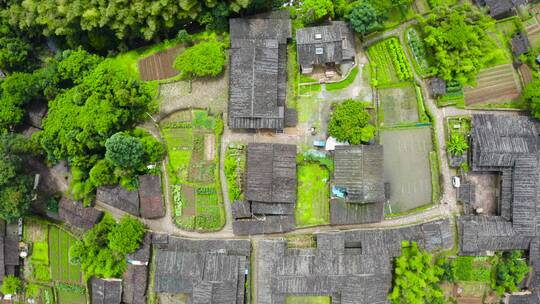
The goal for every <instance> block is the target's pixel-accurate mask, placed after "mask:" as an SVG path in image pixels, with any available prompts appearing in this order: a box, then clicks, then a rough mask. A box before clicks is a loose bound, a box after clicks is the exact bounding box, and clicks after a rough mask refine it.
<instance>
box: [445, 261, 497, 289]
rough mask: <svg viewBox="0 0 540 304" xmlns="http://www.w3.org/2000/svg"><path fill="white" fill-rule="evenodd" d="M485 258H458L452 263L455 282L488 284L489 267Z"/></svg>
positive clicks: (489, 277)
mask: <svg viewBox="0 0 540 304" xmlns="http://www.w3.org/2000/svg"><path fill="white" fill-rule="evenodd" d="M488 263H489V261H487V258H476V257H472V256H460V257H457V258H456V259H455V260H454V261H453V262H452V267H453V268H454V272H455V279H456V280H457V281H466V282H483V283H489V282H490V279H491V267H490V265H488Z"/></svg>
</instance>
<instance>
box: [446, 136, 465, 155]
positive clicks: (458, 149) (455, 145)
mask: <svg viewBox="0 0 540 304" xmlns="http://www.w3.org/2000/svg"><path fill="white" fill-rule="evenodd" d="M467 149H469V144H468V143H467V140H466V139H465V137H464V136H463V135H462V134H459V133H453V134H452V136H451V137H450V141H449V142H448V152H450V153H451V154H454V155H458V156H459V155H463V153H465V151H466V150H467Z"/></svg>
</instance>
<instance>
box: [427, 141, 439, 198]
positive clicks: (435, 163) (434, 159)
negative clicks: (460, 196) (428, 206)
mask: <svg viewBox="0 0 540 304" xmlns="http://www.w3.org/2000/svg"><path fill="white" fill-rule="evenodd" d="M429 165H430V167H431V201H432V203H433V204H436V203H437V202H438V201H439V198H440V197H441V179H440V173H439V160H438V156H437V152H435V151H431V152H429Z"/></svg>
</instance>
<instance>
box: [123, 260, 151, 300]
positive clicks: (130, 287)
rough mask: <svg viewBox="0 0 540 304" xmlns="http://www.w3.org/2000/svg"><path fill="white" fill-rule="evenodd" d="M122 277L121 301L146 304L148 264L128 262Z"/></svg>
mask: <svg viewBox="0 0 540 304" xmlns="http://www.w3.org/2000/svg"><path fill="white" fill-rule="evenodd" d="M122 278H123V280H122V285H123V292H122V303H124V304H146V289H147V288H148V266H146V265H132V264H128V266H127V268H126V271H125V272H124V275H123V277H122Z"/></svg>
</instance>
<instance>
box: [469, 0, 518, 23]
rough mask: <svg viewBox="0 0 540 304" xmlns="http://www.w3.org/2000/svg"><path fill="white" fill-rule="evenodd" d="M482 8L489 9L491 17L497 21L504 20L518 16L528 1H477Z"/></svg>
mask: <svg viewBox="0 0 540 304" xmlns="http://www.w3.org/2000/svg"><path fill="white" fill-rule="evenodd" d="M476 2H477V4H479V5H480V6H486V7H488V9H489V15H490V16H491V17H493V18H495V19H503V18H507V17H510V16H514V15H516V14H517V10H518V9H519V7H520V6H523V5H526V4H527V2H528V0H476Z"/></svg>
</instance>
